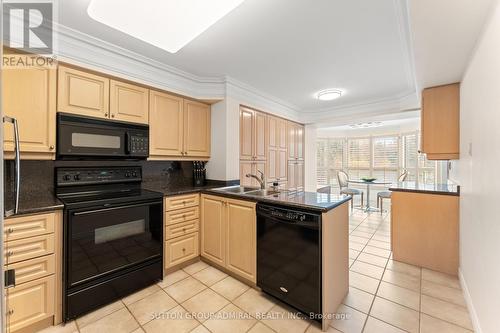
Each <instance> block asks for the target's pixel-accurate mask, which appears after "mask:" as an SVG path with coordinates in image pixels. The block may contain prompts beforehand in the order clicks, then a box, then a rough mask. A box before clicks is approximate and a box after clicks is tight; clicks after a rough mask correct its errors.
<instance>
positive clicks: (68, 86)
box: [57, 66, 149, 124]
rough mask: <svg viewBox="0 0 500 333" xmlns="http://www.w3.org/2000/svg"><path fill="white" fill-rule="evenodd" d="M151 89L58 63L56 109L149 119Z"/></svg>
mask: <svg viewBox="0 0 500 333" xmlns="http://www.w3.org/2000/svg"><path fill="white" fill-rule="evenodd" d="M148 92H149V89H147V88H144V87H141V86H138V85H135V84H131V83H126V82H122V81H117V80H111V79H109V78H107V77H105V76H100V75H96V74H92V73H88V72H85V71H81V70H78V69H74V68H70V67H65V66H59V75H58V98H57V111H60V112H69V113H75V114H79V115H83V116H89V117H97V118H104V119H113V120H121V121H128V122H133V123H142V124H147V123H148V120H149V119H148V115H149V112H148V104H149V100H148V99H149V93H148Z"/></svg>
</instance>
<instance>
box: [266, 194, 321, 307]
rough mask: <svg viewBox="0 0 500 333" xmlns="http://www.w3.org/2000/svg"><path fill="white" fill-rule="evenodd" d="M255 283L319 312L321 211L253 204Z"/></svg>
mask: <svg viewBox="0 0 500 333" xmlns="http://www.w3.org/2000/svg"><path fill="white" fill-rule="evenodd" d="M257 286H259V287H260V288H261V289H262V290H263V291H265V292H267V293H268V294H271V295H272V296H274V297H276V298H278V299H280V300H281V301H283V302H284V303H287V304H289V305H291V306H293V307H294V308H296V309H298V310H300V311H301V312H303V313H305V314H307V315H310V314H316V315H318V314H321V214H318V213H315V212H311V211H303V210H296V209H290V208H286V207H281V206H274V205H267V204H260V203H259V204H257Z"/></svg>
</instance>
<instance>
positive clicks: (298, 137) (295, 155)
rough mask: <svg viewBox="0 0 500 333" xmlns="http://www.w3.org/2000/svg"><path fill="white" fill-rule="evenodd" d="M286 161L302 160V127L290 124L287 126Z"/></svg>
mask: <svg viewBox="0 0 500 333" xmlns="http://www.w3.org/2000/svg"><path fill="white" fill-rule="evenodd" d="M287 133H288V159H289V160H301V161H302V160H304V126H303V125H300V124H297V123H294V122H291V121H289V122H288V125H287Z"/></svg>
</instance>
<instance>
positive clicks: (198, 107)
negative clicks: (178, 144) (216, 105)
mask: <svg viewBox="0 0 500 333" xmlns="http://www.w3.org/2000/svg"><path fill="white" fill-rule="evenodd" d="M210 117H211V115H210V106H209V105H206V104H203V103H199V102H194V101H190V100H184V156H187V157H207V158H208V157H210V136H211V133H210Z"/></svg>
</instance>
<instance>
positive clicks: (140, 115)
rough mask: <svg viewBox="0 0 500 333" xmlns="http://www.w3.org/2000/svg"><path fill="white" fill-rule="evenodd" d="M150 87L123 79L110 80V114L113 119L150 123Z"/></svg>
mask: <svg viewBox="0 0 500 333" xmlns="http://www.w3.org/2000/svg"><path fill="white" fill-rule="evenodd" d="M148 108H149V89H147V88H144V87H140V86H138V85H135V84H130V83H125V82H121V81H116V80H111V81H110V96H109V114H110V117H111V119H115V120H121V121H128V122H133V123H142V124H148V123H149V110H148Z"/></svg>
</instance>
